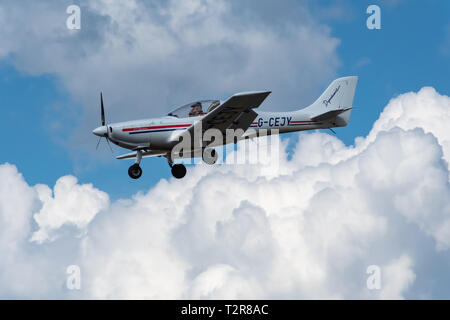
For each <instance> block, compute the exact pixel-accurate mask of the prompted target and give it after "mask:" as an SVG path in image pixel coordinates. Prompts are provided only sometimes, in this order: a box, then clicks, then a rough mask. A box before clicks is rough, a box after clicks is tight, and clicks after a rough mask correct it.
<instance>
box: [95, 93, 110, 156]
mask: <svg viewBox="0 0 450 320" xmlns="http://www.w3.org/2000/svg"><path fill="white" fill-rule="evenodd" d="M100 109H101V121H102V127H104V126H105V125H106V121H105V106H104V105H103V93H102V92H100ZM108 129H109V128H108V126H106V133H105V135H104V136H103V137H104V138H105V139H106V142H107V143H108V147H109V149H110V150H111V153H112V154H114V151H113V149H112V147H111V144H110V143H109V133H108ZM103 137H100V138H99V139H98V142H97V146H96V147H95V150H97V149H98V146H99V145H100V140H102V138H103Z"/></svg>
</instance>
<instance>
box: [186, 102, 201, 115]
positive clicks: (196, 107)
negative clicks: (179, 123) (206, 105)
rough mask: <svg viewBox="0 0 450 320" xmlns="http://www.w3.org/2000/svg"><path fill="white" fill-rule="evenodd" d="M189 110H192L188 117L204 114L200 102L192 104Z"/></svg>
mask: <svg viewBox="0 0 450 320" xmlns="http://www.w3.org/2000/svg"><path fill="white" fill-rule="evenodd" d="M191 108H192V109H191V111H190V112H189V117H198V116H200V115H203V114H205V113H204V112H203V110H202V104H201V103H200V102H197V103H195V104H193V105H192V107H191Z"/></svg>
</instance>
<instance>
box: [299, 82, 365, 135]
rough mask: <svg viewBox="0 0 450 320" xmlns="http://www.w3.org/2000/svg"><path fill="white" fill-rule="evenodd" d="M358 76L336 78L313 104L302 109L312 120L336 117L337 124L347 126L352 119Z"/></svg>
mask: <svg viewBox="0 0 450 320" xmlns="http://www.w3.org/2000/svg"><path fill="white" fill-rule="evenodd" d="M357 82H358V77H356V76H351V77H343V78H339V79H336V80H334V81H333V82H332V83H331V84H330V85H329V86H328V88H327V89H326V90H325V91H324V92H323V93H322V94H321V95H320V97H319V99H317V100H316V101H315V102H314V103H313V104H312V105H310V106H309V107H306V108H305V109H303V110H302V112H304V113H308V114H309V116H310V117H311V119H312V120H317V121H322V120H326V119H336V121H335V122H334V125H335V126H339V127H340V126H345V125H347V123H348V121H349V120H350V112H351V109H352V108H353V97H354V96H355V89H356V83H357Z"/></svg>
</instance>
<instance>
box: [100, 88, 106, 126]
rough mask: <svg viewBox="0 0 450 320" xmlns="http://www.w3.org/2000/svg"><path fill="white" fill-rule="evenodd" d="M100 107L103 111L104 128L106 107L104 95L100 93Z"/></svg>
mask: <svg viewBox="0 0 450 320" xmlns="http://www.w3.org/2000/svg"><path fill="white" fill-rule="evenodd" d="M100 106H101V109H102V126H104V125H105V107H104V106H103V93H102V92H100Z"/></svg>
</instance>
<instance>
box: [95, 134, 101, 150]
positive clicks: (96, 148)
mask: <svg viewBox="0 0 450 320" xmlns="http://www.w3.org/2000/svg"><path fill="white" fill-rule="evenodd" d="M100 140H102V137H100V138H98V142H97V146H96V147H95V150H98V146H99V145H100Z"/></svg>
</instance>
